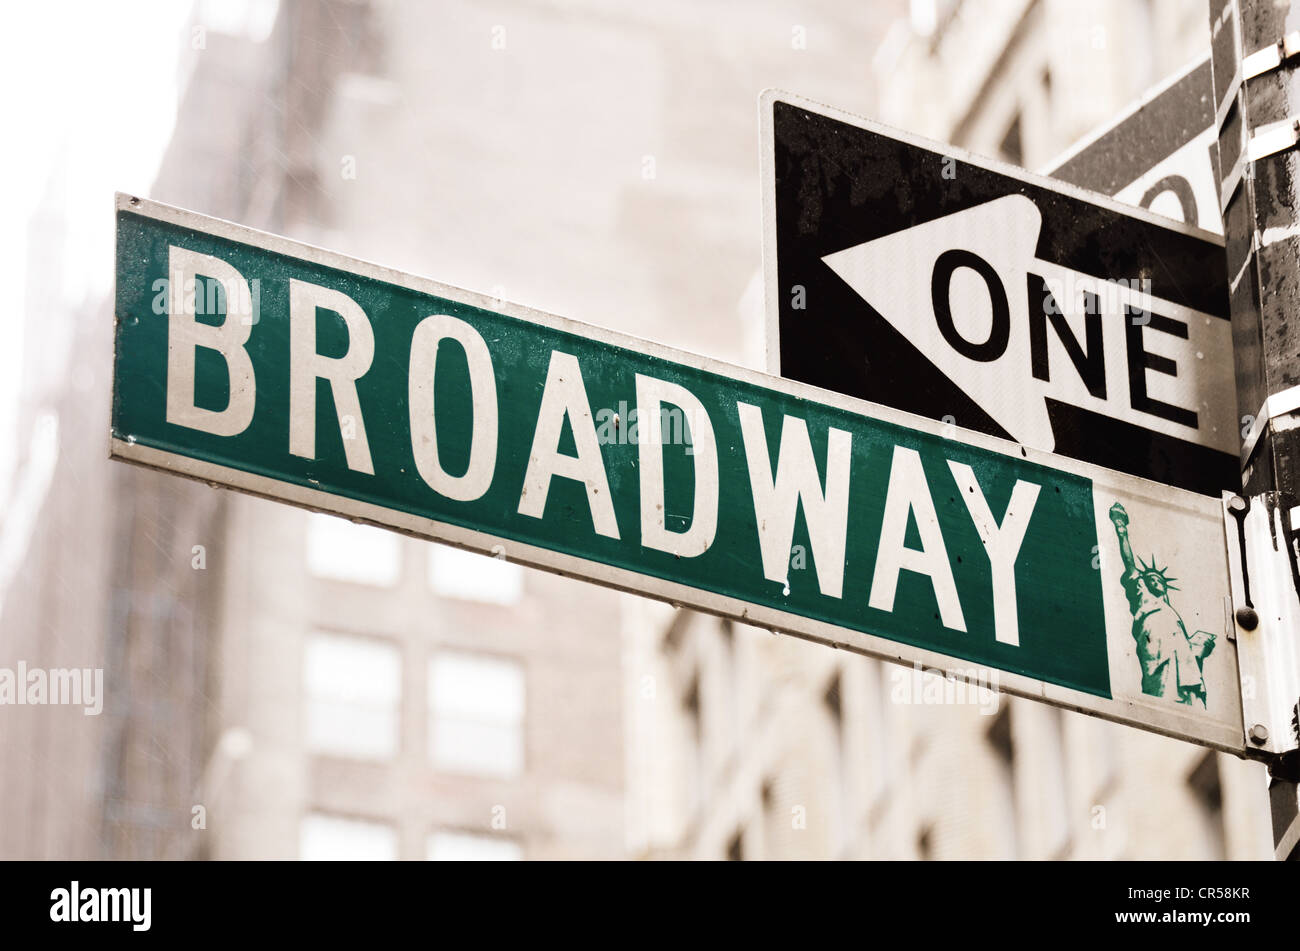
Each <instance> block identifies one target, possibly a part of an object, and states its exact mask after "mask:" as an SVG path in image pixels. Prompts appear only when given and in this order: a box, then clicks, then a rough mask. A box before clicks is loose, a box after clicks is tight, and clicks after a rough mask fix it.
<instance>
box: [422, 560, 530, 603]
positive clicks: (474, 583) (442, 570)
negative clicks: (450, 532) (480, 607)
mask: <svg viewBox="0 0 1300 951" xmlns="http://www.w3.org/2000/svg"><path fill="white" fill-rule="evenodd" d="M429 587H431V588H432V589H433V591H434V593H435V594H440V595H443V596H444V597H448V598H466V599H468V600H470V601H484V602H487V603H488V604H507V605H508V604H515V603H516V602H518V601H519V599H520V598H521V597H523V593H524V569H522V568H520V567H519V566H518V565H512V564H511V563H510V562H508V561H506V560H504V559H502V558H489V557H488V556H487V555H477V554H475V553H474V552H472V551H465V550H464V549H461V548H449V547H448V546H446V545H434V546H433V547H432V548H430V550H429Z"/></svg>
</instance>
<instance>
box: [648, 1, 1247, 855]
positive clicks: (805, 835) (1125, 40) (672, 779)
mask: <svg viewBox="0 0 1300 951" xmlns="http://www.w3.org/2000/svg"><path fill="white" fill-rule="evenodd" d="M1208 45H1209V27H1208V18H1207V13H1206V11H1205V9H1204V7H1203V5H1202V4H1195V3H1179V2H1175V0H1109V2H1104V3H1096V4H1092V3H1090V4H1078V3H1072V2H1069V0H915V2H913V3H911V4H910V5H909V8H908V10H907V11H906V15H904V16H900V17H899V18H898V19H897V20H896V21H895V23H894V24H893V26H892V27H891V29H890V30H889V32H888V33H887V34H885V37H884V39H883V41H882V42H881V44H880V47H879V49H877V50H876V51H875V53H874V56H873V71H874V76H875V79H876V88H877V90H878V95H879V99H878V102H877V108H876V110H875V111H874V113H872V114H873V116H874V117H875V118H877V119H879V120H881V121H884V122H886V123H888V124H890V125H894V126H896V127H898V128H902V129H907V130H909V131H912V132H917V133H920V134H922V135H926V136H928V137H930V138H933V139H935V140H937V141H940V142H952V143H954V144H956V145H959V146H962V147H964V148H967V149H969V150H971V151H973V152H976V153H980V154H985V155H992V156H996V157H999V158H1002V159H1004V160H1006V161H1010V162H1012V163H1014V164H1017V165H1020V166H1023V167H1026V168H1030V169H1038V168H1042V167H1045V166H1047V165H1048V163H1049V162H1050V160H1052V159H1053V158H1054V157H1055V156H1057V155H1058V154H1060V153H1062V152H1064V151H1065V150H1066V149H1067V148H1068V147H1069V146H1070V145H1071V144H1072V143H1073V142H1074V141H1075V140H1077V139H1079V138H1080V137H1082V136H1083V135H1085V134H1086V133H1088V132H1090V131H1091V130H1092V129H1093V128H1094V127H1095V126H1097V125H1099V124H1103V123H1105V122H1107V121H1108V120H1110V119H1112V118H1113V117H1115V116H1116V115H1117V114H1118V113H1119V112H1120V111H1121V110H1122V109H1123V107H1125V106H1126V105H1128V103H1129V102H1131V101H1132V100H1134V99H1136V98H1137V96H1138V95H1139V94H1141V93H1142V92H1143V91H1144V90H1145V89H1146V88H1147V87H1149V86H1151V85H1153V84H1155V83H1157V82H1158V81H1159V80H1161V79H1162V78H1163V77H1165V76H1166V75H1168V74H1171V73H1173V72H1175V71H1177V70H1179V69H1181V68H1183V67H1184V66H1187V65H1188V64H1189V63H1191V62H1193V61H1194V60H1195V59H1197V58H1199V57H1202V56H1203V55H1204V54H1205V51H1206V50H1207V49H1208ZM829 101H831V102H833V103H836V104H841V103H838V102H837V101H836V100H833V99H832V100H829ZM632 627H633V630H632V631H631V633H630V636H631V637H632V640H633V643H635V644H636V645H637V648H638V651H639V652H638V654H637V656H638V658H639V659H640V663H641V664H642V665H643V666H644V669H645V670H646V671H647V672H646V673H645V674H643V675H642V676H641V677H640V679H639V680H638V679H636V678H633V680H632V682H631V683H630V685H629V709H630V710H631V711H632V717H631V719H632V722H633V723H634V725H635V726H634V729H633V731H632V737H633V740H632V742H633V743H634V744H639V748H640V749H641V750H642V751H643V752H642V753H641V754H640V757H639V766H640V770H639V771H638V772H635V773H632V774H630V778H631V779H632V793H633V801H632V803H631V804H630V806H629V809H630V814H631V816H632V822H633V830H634V831H633V838H634V842H635V843H636V846H637V848H639V849H640V850H641V852H642V854H645V855H651V856H666V857H694V858H717V859H721V858H833V857H839V858H918V859H945V858H1025V859H1072V858H1079V859H1107V858H1111V859H1119V858H1142V859H1149V858H1176V859H1223V858H1232V859H1260V858H1269V857H1270V856H1271V849H1270V841H1271V840H1270V837H1269V836H1270V832H1269V825H1268V816H1267V809H1266V807H1265V801H1266V792H1265V788H1266V775H1265V772H1264V769H1263V767H1262V766H1261V765H1259V764H1254V763H1247V762H1244V761H1240V760H1237V759H1236V758H1234V757H1231V756H1227V755H1224V754H1217V753H1214V752H1210V751H1206V750H1201V749H1198V748H1196V747H1194V746H1190V745H1188V744H1184V743H1180V742H1177V741H1173V740H1167V739H1163V738H1160V737H1157V736H1154V735H1149V734H1145V733H1142V732H1139V731H1136V730H1133V729H1131V728H1127V727H1122V726H1118V725H1114V724H1110V723H1106V722H1103V721H1100V720H1096V719H1093V718H1089V717H1085V716H1082V715H1080V714H1074V713H1068V712H1063V711H1059V710H1055V709H1053V708H1050V707H1047V706H1044V705H1041V704H1035V703H1033V702H1029V701H1024V700H1018V699H1014V698H1007V697H1004V698H1001V702H999V703H996V704H992V703H988V702H987V698H986V697H980V696H979V695H974V696H972V695H970V694H963V693H961V692H954V691H951V690H949V691H948V692H947V693H945V691H944V689H943V686H942V681H939V680H938V678H935V677H933V676H931V675H925V676H922V675H921V674H920V673H919V672H912V671H909V670H907V669H906V668H903V667H898V666H894V665H887V664H881V663H878V662H876V661H872V660H869V659H865V658H858V657H852V656H845V655H840V654H837V653H836V652H834V651H829V650H827V649H826V648H824V647H820V646H816V645H810V644H804V643H801V642H799V641H795V640H792V639H788V638H781V637H775V636H772V635H770V634H766V633H764V632H761V631H756V630H753V629H745V628H739V627H735V626H733V625H731V624H729V623H725V622H724V623H719V622H717V621H716V620H713V619H709V618H705V617H700V616H694V615H690V614H687V613H685V612H670V611H668V610H667V609H664V610H663V611H661V612H660V616H659V618H658V619H657V620H654V619H652V618H651V616H650V615H649V614H648V613H647V614H644V615H642V616H639V617H638V618H637V619H636V620H635V623H634V625H633V626H632ZM665 695H666V697H667V701H666V702H665V701H664V700H662V699H660V698H662V697H664V696H665ZM945 697H947V698H949V699H950V702H943V700H944V698H945ZM927 698H934V700H935V702H928V699H927ZM951 701H956V702H951ZM636 759H638V757H637V756H634V760H636Z"/></svg>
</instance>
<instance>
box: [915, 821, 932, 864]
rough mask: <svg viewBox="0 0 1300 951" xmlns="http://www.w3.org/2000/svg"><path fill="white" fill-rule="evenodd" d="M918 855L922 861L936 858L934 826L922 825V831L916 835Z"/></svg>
mask: <svg viewBox="0 0 1300 951" xmlns="http://www.w3.org/2000/svg"><path fill="white" fill-rule="evenodd" d="M916 857H917V858H918V859H920V860H921V861H922V862H930V861H933V860H934V826H932V825H927V826H922V827H921V832H920V834H918V835H917V837H916Z"/></svg>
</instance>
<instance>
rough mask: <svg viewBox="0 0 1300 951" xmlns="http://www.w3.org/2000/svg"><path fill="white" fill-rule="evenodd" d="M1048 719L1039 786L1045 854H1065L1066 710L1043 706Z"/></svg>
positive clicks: (1067, 806)
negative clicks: (1043, 763)
mask: <svg viewBox="0 0 1300 951" xmlns="http://www.w3.org/2000/svg"><path fill="white" fill-rule="evenodd" d="M1040 712H1041V713H1042V714H1045V715H1046V718H1047V723H1048V733H1047V744H1046V746H1047V748H1046V749H1045V750H1044V754H1045V758H1046V764H1045V765H1046V767H1047V768H1046V770H1045V771H1044V775H1043V782H1042V784H1041V786H1040V787H1039V788H1040V789H1041V790H1042V794H1043V796H1044V797H1045V798H1046V800H1047V801H1046V809H1045V810H1044V812H1045V814H1046V816H1047V835H1048V840H1047V857H1048V858H1051V859H1063V858H1067V857H1068V855H1069V851H1070V815H1071V812H1070V782H1069V772H1068V767H1067V766H1066V763H1067V757H1066V741H1065V713H1064V712H1063V711H1061V710H1057V709H1055V708H1052V707H1046V708H1042V709H1041V710H1040Z"/></svg>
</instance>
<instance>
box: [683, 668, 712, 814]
mask: <svg viewBox="0 0 1300 951" xmlns="http://www.w3.org/2000/svg"><path fill="white" fill-rule="evenodd" d="M682 714H683V716H684V718H685V726H686V744H687V750H688V754H687V756H686V761H685V768H686V797H687V803H688V806H689V808H690V809H691V811H692V812H695V811H696V810H698V809H699V808H700V807H701V806H702V805H703V804H704V777H705V774H706V771H707V769H706V763H705V758H704V710H703V707H702V705H701V702H700V674H699V672H698V671H696V672H695V674H694V675H692V677H691V680H690V684H689V685H688V686H687V688H686V692H685V693H683V694H682Z"/></svg>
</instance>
